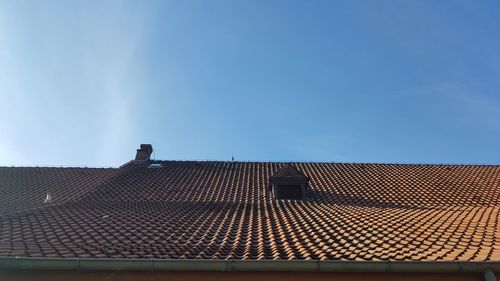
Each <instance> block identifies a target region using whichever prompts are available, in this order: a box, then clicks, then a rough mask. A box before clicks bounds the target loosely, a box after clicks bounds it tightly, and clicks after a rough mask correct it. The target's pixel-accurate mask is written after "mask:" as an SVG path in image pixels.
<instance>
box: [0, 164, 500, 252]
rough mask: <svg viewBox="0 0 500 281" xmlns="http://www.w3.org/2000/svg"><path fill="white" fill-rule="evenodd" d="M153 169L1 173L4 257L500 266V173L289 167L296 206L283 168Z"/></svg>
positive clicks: (486, 169)
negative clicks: (280, 183) (300, 182)
mask: <svg viewBox="0 0 500 281" xmlns="http://www.w3.org/2000/svg"><path fill="white" fill-rule="evenodd" d="M150 163H152V162H146V163H145V164H143V165H127V166H125V167H123V168H120V169H88V168H72V169H68V168H0V196H1V198H2V200H4V201H2V202H0V255H1V256H33V257H95V258H104V257H108V258H113V257H115V258H116V257H128V258H177V259H187V258H189V259H322V260H325V259H330V260H338V259H342V260H387V259H391V260H464V261H485V260H500V246H499V245H500V237H499V233H500V231H499V230H500V224H499V212H500V166H449V165H396V164H336V163H291V164H292V165H293V166H294V167H296V168H297V169H298V170H299V171H301V172H302V173H304V175H305V176H307V177H308V178H309V180H310V182H309V187H308V191H307V198H308V199H307V200H305V201H294V200H274V199H272V197H271V194H270V186H269V179H270V177H271V176H272V175H274V174H275V173H276V172H277V171H278V170H279V168H280V167H283V166H285V165H286V164H287V163H268V162H265V163H260V162H253V163H243V162H196V161H163V162H155V163H160V164H162V166H163V167H162V168H154V169H150V168H147V166H148V164H150ZM49 189H50V191H51V193H52V194H53V198H54V200H55V203H54V204H52V203H51V204H43V199H44V196H45V194H46V192H47V190H49Z"/></svg>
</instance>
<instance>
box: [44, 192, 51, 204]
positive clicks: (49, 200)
mask: <svg viewBox="0 0 500 281" xmlns="http://www.w3.org/2000/svg"><path fill="white" fill-rule="evenodd" d="M43 203H45V204H47V203H52V195H51V194H50V192H47V196H46V197H45V200H43Z"/></svg>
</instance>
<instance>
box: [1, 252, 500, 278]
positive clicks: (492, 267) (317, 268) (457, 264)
mask: <svg viewBox="0 0 500 281" xmlns="http://www.w3.org/2000/svg"><path fill="white" fill-rule="evenodd" d="M1 269H14V270H73V271H75V270H76V271H96V270H104V271H117V270H120V271H150V272H158V271H212V272H245V271H246V272H249V271H256V272H258V271H268V272H269V271H287V272H385V273H390V272H398V273H485V274H487V275H489V276H491V275H492V276H493V278H494V273H493V272H497V273H500V261H484V262H468V261H332V260H321V261H320V260H194V259H182V260H179V259H115V258H98V259H92V258H34V257H0V270H1ZM490 280H492V279H490ZM493 280H494V279H493Z"/></svg>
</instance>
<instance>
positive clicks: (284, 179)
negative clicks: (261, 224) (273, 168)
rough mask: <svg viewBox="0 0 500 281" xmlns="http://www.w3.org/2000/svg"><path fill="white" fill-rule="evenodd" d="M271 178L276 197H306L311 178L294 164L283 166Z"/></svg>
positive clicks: (273, 192) (274, 196) (299, 198)
mask: <svg viewBox="0 0 500 281" xmlns="http://www.w3.org/2000/svg"><path fill="white" fill-rule="evenodd" d="M269 180H270V183H271V192H272V196H273V198H274V199H292V200H305V199H306V189H307V185H308V183H309V178H308V177H306V176H305V175H304V174H303V173H302V172H301V171H299V170H297V169H296V168H295V167H293V166H292V165H286V166H284V167H282V168H281V169H279V170H278V171H277V172H276V174H274V175H273V176H272V177H271V178H270V179H269Z"/></svg>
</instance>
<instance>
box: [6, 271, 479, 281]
mask: <svg viewBox="0 0 500 281" xmlns="http://www.w3.org/2000/svg"><path fill="white" fill-rule="evenodd" d="M0 280H2V281H28V280H29V281H34V280H36V281H63V280H64V281H67V280H70V281H89V280H92V281H94V280H95V281H99V280H106V281H118V280H121V281H139V280H141V281H162V280H168V281H177V280H183V281H191V280H193V281H195V280H196V281H199V280H206V281H229V280H235V281H255V280H257V281H268V280H269V281H276V280H286V281H316V280H318V281H320V280H325V281H326V280H329V281H331V280H335V281H355V280H363V281H366V280H373V281H392V280H394V281H396V280H398V281H417V280H418V281H420V280H429V281H447V280H450V281H451V280H453V281H482V280H484V279H483V275H482V274H448V273H425V274H424V273H323V272H321V273H303V272H301V273H293V272H129V271H127V272H123V271H122V272H107V271H33V270H29V271H18V270H16V271H13V270H0Z"/></svg>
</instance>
